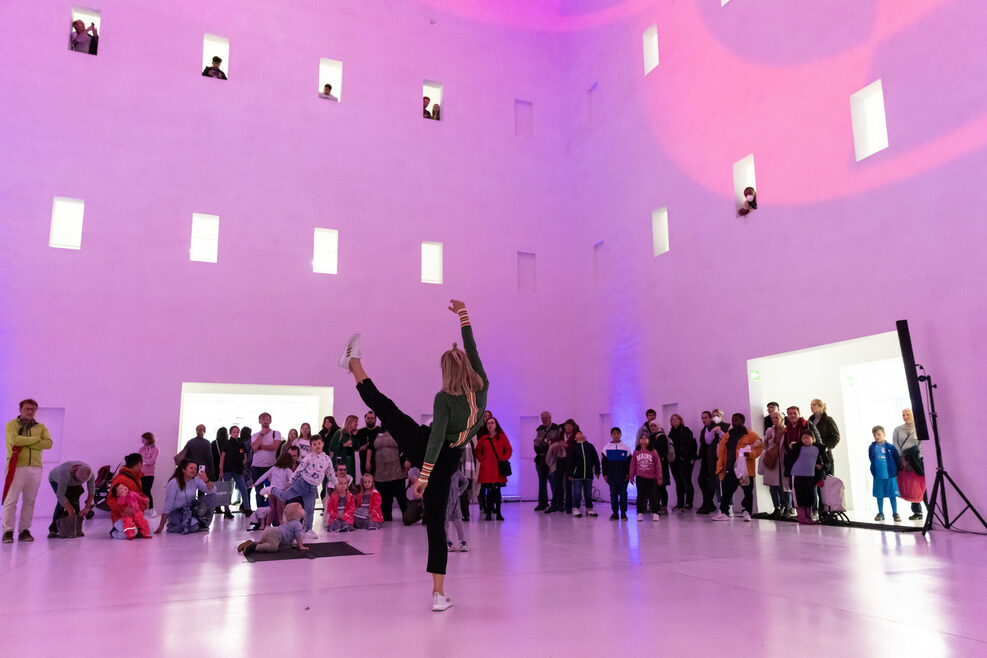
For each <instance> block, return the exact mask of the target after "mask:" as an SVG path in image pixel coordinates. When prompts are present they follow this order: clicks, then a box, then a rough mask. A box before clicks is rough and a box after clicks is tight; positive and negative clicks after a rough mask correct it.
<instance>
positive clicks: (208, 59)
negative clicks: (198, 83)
mask: <svg viewBox="0 0 987 658" xmlns="http://www.w3.org/2000/svg"><path fill="white" fill-rule="evenodd" d="M229 73H230V40H229V39H227V38H226V37H220V36H216V35H215V34H207V35H205V36H204V37H202V75H203V76H204V77H207V78H217V79H219V80H226V76H228V75H229Z"/></svg>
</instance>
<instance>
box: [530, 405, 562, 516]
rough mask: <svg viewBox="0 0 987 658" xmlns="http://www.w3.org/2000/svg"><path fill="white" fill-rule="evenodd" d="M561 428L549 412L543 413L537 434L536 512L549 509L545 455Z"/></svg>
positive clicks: (547, 473)
mask: <svg viewBox="0 0 987 658" xmlns="http://www.w3.org/2000/svg"><path fill="white" fill-rule="evenodd" d="M559 431H560V428H559V426H558V425H556V424H555V423H553V422H552V414H551V412H548V411H543V412H541V425H539V426H538V430H537V431H536V433H535V472H536V473H537V474H538V506H537V507H535V511H536V512H542V511H544V510H546V509H548V476H549V472H548V465H547V464H546V463H545V455H546V454H547V453H548V448H549V446H550V445H552V444H553V443H554V442H555V440H556V439H557V438H558V436H559Z"/></svg>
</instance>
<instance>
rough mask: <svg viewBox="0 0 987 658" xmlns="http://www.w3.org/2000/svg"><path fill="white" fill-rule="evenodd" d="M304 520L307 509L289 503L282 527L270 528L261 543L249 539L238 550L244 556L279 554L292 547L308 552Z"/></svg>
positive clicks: (285, 509) (262, 537) (266, 530)
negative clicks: (254, 553) (255, 552)
mask: <svg viewBox="0 0 987 658" xmlns="http://www.w3.org/2000/svg"><path fill="white" fill-rule="evenodd" d="M304 519H305V508H304V507H302V506H301V504H299V503H288V504H287V505H286V506H285V508H284V521H283V522H282V523H281V525H278V526H268V527H267V528H266V529H265V530H264V534H262V535H261V536H260V541H251V540H249V539H248V540H247V541H245V542H243V543H242V544H240V545H239V546H237V547H236V550H237V551H239V552H241V553H243V554H244V555H250V554H251V553H253V552H254V551H257V552H258V553H277V552H279V551H286V550H288V549H289V548H291V547H292V546H297V547H298V550H300V551H307V550H308V547H307V546H306V545H305V527H304V526H303V525H302V520H304Z"/></svg>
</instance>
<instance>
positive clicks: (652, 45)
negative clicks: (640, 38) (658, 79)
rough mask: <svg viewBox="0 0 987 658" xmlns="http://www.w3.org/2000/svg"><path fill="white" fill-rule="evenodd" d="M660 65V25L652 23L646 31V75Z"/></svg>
mask: <svg viewBox="0 0 987 658" xmlns="http://www.w3.org/2000/svg"><path fill="white" fill-rule="evenodd" d="M656 66H658V26H657V25H652V26H651V27H649V28H648V29H647V30H645V31H644V75H648V74H649V73H651V72H652V71H653V70H655V67H656Z"/></svg>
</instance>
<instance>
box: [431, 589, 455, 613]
mask: <svg viewBox="0 0 987 658" xmlns="http://www.w3.org/2000/svg"><path fill="white" fill-rule="evenodd" d="M451 607H452V599H451V598H449V597H448V596H442V595H441V594H439V593H438V592H432V612H442V611H443V610H448V609H449V608H451Z"/></svg>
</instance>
